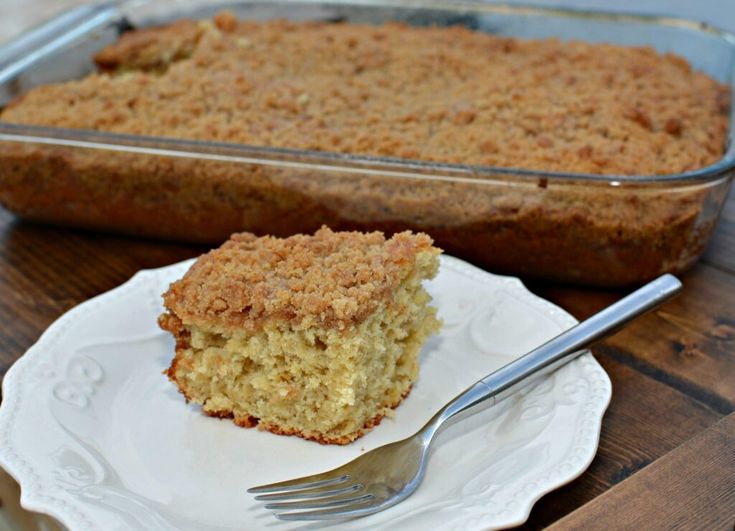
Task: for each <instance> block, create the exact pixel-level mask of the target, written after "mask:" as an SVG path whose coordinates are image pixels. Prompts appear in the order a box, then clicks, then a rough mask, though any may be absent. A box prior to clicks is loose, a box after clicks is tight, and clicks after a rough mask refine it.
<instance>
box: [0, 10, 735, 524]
mask: <svg viewBox="0 0 735 531" xmlns="http://www.w3.org/2000/svg"><path fill="white" fill-rule="evenodd" d="M75 3H81V2H78V1H74V0H68V1H65V2H64V1H62V2H51V1H47V2H35V3H34V5H36V4H37V5H38V6H39V9H37V10H35V19H34V15H33V11H34V10H29V9H22V11H23V14H22V15H21V14H18V13H19V11H21V9H19V8H18V6H20V5H21V2H18V0H2V1H0V40H2V39H3V37H8V36H10V35H12V34H14V33H17V32H18V31H20V29H21V26H22V25H27V24H30V23H31V22H35V21H37V19H38V17H40V18H43V16H44V13H48V12H53V11H58V10H59V9H61V8H63V7H66V6H69V5H71V4H75ZM710 3H712V2H710ZM22 4H23V5H24V6H27V4H28V2H22ZM12 13H15V15H14V16H16V18H17V20H16V21H15V22H12V23H10V22H8V20H9V19H8V17H9V16H10V15H11V14H12ZM28 13H31V14H30V15H29V14H28ZM734 23H735V22H734ZM205 250H206V248H204V247H201V246H191V245H183V244H176V243H168V242H160V241H153V240H143V239H135V238H128V237H124V236H114V235H109V234H97V233H93V232H83V231H76V230H69V229H63V228H53V227H47V226H40V225H33V224H29V223H24V222H20V221H18V220H16V219H15V218H14V217H13V216H12V215H11V214H9V213H7V212H5V211H3V210H2V209H0V376H1V375H2V374H4V373H5V372H6V371H7V369H8V368H9V367H10V365H11V364H12V363H13V362H14V361H15V360H17V359H18V358H19V357H20V356H21V355H22V354H23V352H25V350H26V349H27V348H28V347H29V346H31V345H32V344H33V343H34V342H35V341H36V340H37V339H38V337H39V335H40V334H41V333H42V332H43V330H44V329H45V328H46V327H47V326H48V325H49V324H50V323H51V322H53V321H54V320H55V319H56V318H58V317H59V316H60V315H61V314H62V313H64V312H65V311H67V310H68V309H70V308H72V307H73V306H75V305H76V304H79V303H81V302H83V301H85V300H87V299H88V298H90V297H93V296H95V295H98V294H100V293H103V292H105V291H107V290H110V289H112V288H114V287H116V286H118V285H120V284H121V283H123V282H125V281H126V280H128V279H129V278H130V277H131V276H132V275H133V274H134V273H135V272H136V271H138V270H140V269H144V268H152V267H160V266H163V265H167V264H170V263H174V262H178V261H180V260H183V259H186V258H189V257H193V256H196V255H198V254H200V253H201V252H203V251H205ZM681 278H682V280H683V282H684V291H683V294H682V295H681V296H680V297H679V298H678V299H676V300H674V301H672V302H670V303H669V304H667V305H665V306H664V307H662V308H661V309H659V310H658V311H656V312H653V313H651V314H649V315H648V316H646V317H645V318H643V319H641V320H639V321H637V322H635V323H633V324H632V325H631V326H629V327H628V328H626V329H625V330H624V331H622V332H620V333H619V334H617V335H616V336H614V337H613V338H611V339H610V340H608V341H606V342H605V343H604V344H603V345H601V346H600V347H599V348H597V349H595V354H596V357H597V359H598V360H599V361H600V363H601V364H602V365H603V367H604V368H605V370H606V371H607V372H608V374H609V375H610V377H611V379H612V383H613V398H612V402H611V404H610V407H609V409H608V411H607V413H606V415H605V418H604V421H603V426H602V433H601V438H600V447H599V451H598V453H597V456H596V457H595V459H594V461H593V462H592V464H591V466H590V467H589V469H588V470H587V471H586V472H585V473H584V474H582V475H581V476H580V477H579V478H578V479H577V480H575V481H573V482H572V483H570V484H569V485H567V486H565V487H562V488H560V489H558V490H556V491H554V492H552V493H550V494H548V495H547V496H545V497H544V498H542V499H541V500H540V501H539V502H538V503H537V504H536V506H535V507H534V509H533V511H532V512H531V515H530V518H529V520H528V522H527V523H526V524H525V525H524V526H522V527H523V528H525V529H539V528H542V527H545V526H548V525H550V524H554V523H556V528H558V529H582V528H593V529H594V528H598V529H603V528H604V529H617V528H628V529H649V528H653V527H654V526H655V527H657V528H660V529H670V528H677V527H678V528H681V529H717V528H730V529H732V524H733V523H735V497H734V495H733V493H734V492H735V480H734V478H735V454H734V449H735V416H733V411H735V197H734V196H733V194H730V198H729V199H728V201H727V203H726V205H725V207H724V210H723V215H722V218H721V220H720V223H719V225H718V227H717V230H716V233H715V236H714V238H713V240H712V242H711V245H710V247H709V249H708V250H707V252H706V253H705V255H704V257H703V259H702V260H701V261H700V262H699V263H698V264H697V265H696V266H695V267H694V268H693V269H692V270H691V271H689V272H688V273H686V274H684V275H682V277H681ZM527 285H528V286H529V287H530V289H531V290H532V291H534V292H536V293H537V294H539V295H541V296H542V297H545V298H547V299H549V300H551V301H552V302H554V303H556V304H558V305H560V306H562V307H563V308H565V309H567V310H568V311H570V312H571V313H572V314H573V315H575V316H576V317H577V318H580V319H581V318H584V317H586V316H588V315H590V314H592V313H593V312H595V311H597V310H599V309H601V308H602V307H604V306H605V305H607V304H610V303H611V302H613V301H615V300H616V299H618V298H620V297H621V296H622V295H623V293H621V292H616V291H607V290H596V289H581V288H574V287H566V286H559V285H551V284H545V283H540V282H534V281H528V282H527ZM17 492H18V491H17V485H15V484H14V483H13V482H12V480H10V479H9V477H8V476H7V475H5V474H0V527H2V525H3V523H4V522H7V521H9V520H8V518H9V516H8V515H9V514H11V512H12V514H15V515H18V514H21V511H20V510H19V509H17ZM3 507H4V508H3ZM10 508H12V510H11V509H10ZM23 514H24V516H22V517H17V518H14V519H13V524H12V525H14V526H15V528H16V529H23V530H26V529H27V530H30V529H42V528H44V527H42V526H47V525H48V522H47V521H46V519H43V520H39V519H36V517H34V516H33V515H31V514H30V513H23ZM8 525H10V524H8ZM11 529H12V528H11Z"/></svg>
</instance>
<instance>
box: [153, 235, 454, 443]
mask: <svg viewBox="0 0 735 531" xmlns="http://www.w3.org/2000/svg"><path fill="white" fill-rule="evenodd" d="M439 253H440V250H439V249H437V248H436V247H433V246H432V240H431V238H429V237H428V236H426V235H425V234H412V233H410V232H403V233H400V234H396V235H394V236H393V237H392V238H390V239H386V238H385V237H384V236H383V234H382V233H379V232H373V233H369V234H364V233H357V232H333V231H331V230H330V229H328V228H326V227H323V228H321V229H320V230H318V231H317V232H316V233H315V234H314V235H309V236H307V235H295V236H291V237H289V238H285V239H280V238H275V237H271V236H265V237H260V238H258V237H256V236H254V235H252V234H249V233H241V234H235V235H233V236H232V238H231V239H230V240H229V241H227V242H226V243H225V244H224V245H223V246H222V247H220V248H218V249H216V250H214V251H211V252H210V253H208V254H205V255H203V256H202V257H200V258H199V259H198V260H197V261H196V263H195V264H194V265H193V266H192V267H191V269H190V270H189V271H188V272H187V273H186V274H185V275H184V277H183V278H182V279H181V280H179V281H177V282H174V283H173V284H172V285H171V287H170V289H169V290H168V291H167V292H166V293H165V295H164V303H165V307H166V313H164V314H163V315H161V317H160V318H159V324H160V325H161V327H162V328H164V329H165V330H168V331H169V332H171V333H172V334H173V335H174V337H175V338H176V355H175V358H174V360H173V362H172V363H171V366H170V368H169V369H168V371H167V374H168V377H169V378H170V379H171V380H172V381H173V382H174V383H175V384H176V385H177V386H178V388H179V390H180V391H181V392H182V393H183V394H184V395H185V397H186V399H187V400H191V401H193V402H195V403H197V404H201V405H202V409H203V411H204V412H205V413H207V414H208V415H212V416H217V417H231V418H233V419H234V422H235V423H236V424H238V425H240V426H244V427H253V426H256V425H257V426H258V427H259V428H262V429H266V430H270V431H272V432H274V433H278V434H283V435H298V436H300V437H304V438H306V439H312V440H315V441H318V442H321V443H334V444H346V443H349V442H351V441H353V440H354V439H356V438H357V437H360V436H362V435H363V434H364V433H365V432H366V431H368V430H369V429H370V428H372V427H373V426H375V425H376V424H378V423H379V422H380V420H381V418H382V417H383V416H384V415H385V414H386V413H387V412H388V411H389V410H390V409H391V408H394V407H396V406H398V404H399V403H400V402H401V400H402V399H403V398H404V397H406V395H408V393H409V391H410V390H411V386H412V384H413V383H414V381H415V380H416V377H417V374H418V368H419V367H418V353H419V350H420V348H421V346H422V344H423V343H424V341H425V340H426V339H427V338H428V337H429V336H430V335H431V334H432V333H434V332H437V331H438V329H439V321H438V320H437V318H436V311H435V309H434V308H432V307H431V306H429V305H428V303H429V301H430V296H429V294H428V293H427V292H426V291H425V290H424V288H423V287H422V285H421V283H422V281H423V280H426V279H429V278H432V277H434V275H435V274H436V272H437V270H438V266H439V261H438V258H437V257H438V255H439Z"/></svg>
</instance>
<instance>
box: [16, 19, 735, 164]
mask: <svg viewBox="0 0 735 531" xmlns="http://www.w3.org/2000/svg"><path fill="white" fill-rule="evenodd" d="M96 60H97V62H98V64H99V65H100V67H101V69H102V70H103V73H99V74H93V75H91V76H88V77H87V78H85V79H83V80H79V81H71V82H68V83H60V84H54V85H47V86H42V87H38V88H35V89H33V90H31V91H30V92H29V93H28V94H26V95H25V96H23V97H22V98H21V99H19V100H18V101H16V102H14V103H13V104H11V105H10V106H8V107H7V108H6V110H5V111H4V112H3V114H2V120H4V121H7V122H12V123H25V124H37V125H46V126H58V127H69V128H83V129H94V130H103V131H111V132H116V133H126V134H142V135H149V136H163V137H175V138H186V139H194V140H211V141H223V142H233V143H240V144H250V145H257V146H272V147H285V148H295V149H307V150H317V151H326V152H341V153H351V154H361V155H372V156H389V157H399V158H406V159H421V160H428V161H438V162H448V163H461V164H477V165H485V166H498V167H510V168H527V169H538V170H549V171H563V172H579V173H594V174H622V175H640V174H643V175H653V174H667V173H676V172H682V171H687V170H692V169H696V168H700V167H703V166H706V165H709V164H711V163H713V162H715V161H716V160H717V159H718V158H720V157H721V156H722V153H723V151H724V147H725V139H726V135H727V126H728V109H729V104H730V102H729V92H728V91H727V88H726V87H725V86H724V85H721V84H720V83H718V82H716V81H715V80H713V79H711V78H710V77H708V76H707V75H705V74H703V73H701V72H697V71H695V70H693V69H692V68H691V67H690V65H689V64H688V63H687V62H686V61H685V60H684V59H682V58H681V57H678V56H676V55H673V54H663V55H662V54H659V53H657V52H656V51H655V50H654V49H652V48H643V47H623V46H616V45H610V44H590V43H584V42H576V41H571V42H560V41H558V40H555V39H545V40H522V39H513V38H507V37H500V36H494V35H488V34H485V33H482V32H477V31H471V30H469V29H467V28H463V27H448V28H447V27H421V28H419V27H409V26H406V25H402V24H397V23H388V24H385V25H382V26H368V25H359V24H348V23H318V22H286V21H283V20H276V21H268V22H254V21H239V20H237V19H236V17H234V16H233V15H232V14H231V13H227V12H223V13H220V14H218V15H217V16H216V17H215V18H214V19H213V20H212V21H199V22H196V21H179V22H177V23H174V24H172V25H169V26H165V27H160V28H150V29H144V30H139V31H132V32H129V33H126V34H124V35H123V36H122V37H121V39H120V41H119V42H118V43H116V44H113V45H111V46H110V47H108V48H106V49H104V50H103V51H102V52H100V54H98V55H97V57H96Z"/></svg>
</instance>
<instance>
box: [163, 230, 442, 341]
mask: <svg viewBox="0 0 735 531" xmlns="http://www.w3.org/2000/svg"><path fill="white" fill-rule="evenodd" d="M421 253H430V254H433V255H438V254H439V253H440V250H439V249H437V248H435V247H433V246H432V240H431V238H430V237H429V236H427V235H426V234H421V233H419V234H412V233H411V232H408V231H407V232H402V233H400V234H396V235H394V236H393V237H391V238H390V239H386V238H385V236H384V235H383V233H382V232H371V233H359V232H334V231H332V230H331V229H329V228H327V227H323V228H321V229H320V230H318V231H317V232H316V233H315V234H314V235H313V236H312V235H302V234H299V235H295V236H291V237H288V238H276V237H273V236H263V237H257V236H255V235H253V234H250V233H240V234H235V235H233V236H232V237H231V238H230V240H228V241H227V242H226V243H225V244H224V245H222V247H220V248H218V249H215V250H213V251H211V252H209V253H207V254H205V255H203V256H201V257H200V258H199V259H198V260H197V261H196V262H195V263H194V265H193V266H192V267H191V268H190V269H189V271H188V272H187V273H186V274H185V275H184V277H183V278H182V279H181V280H178V281H176V282H174V283H173V284H171V286H170V288H169V290H168V291H167V292H166V293H165V294H164V296H163V298H164V304H165V306H166V308H167V309H168V310H169V312H171V314H173V315H174V316H175V319H173V320H174V321H176V322H177V326H180V324H178V323H179V320H180V321H181V322H182V323H183V324H184V325H188V324H205V325H207V326H212V327H215V328H220V329H222V328H233V327H237V328H243V329H245V330H254V329H257V328H258V327H259V326H261V325H262V323H263V322H264V321H266V320H270V319H275V320H282V321H285V322H287V323H288V324H289V325H290V326H292V327H298V326H302V327H306V326H321V327H329V328H336V329H345V328H346V327H348V326H349V325H350V324H353V323H359V322H360V321H362V320H363V319H364V318H365V317H366V316H367V315H369V314H370V313H372V312H373V311H375V309H376V308H378V306H379V305H380V303H381V302H383V301H385V300H389V299H390V297H391V293H392V291H393V290H394V289H395V288H396V287H397V286H398V284H399V283H400V282H401V281H402V280H404V279H405V278H406V276H407V275H408V274H410V273H411V271H412V270H413V268H414V266H415V264H416V260H417V257H418V256H419V255H420V254H421ZM162 319H163V322H162V326H163V325H166V324H168V325H169V326H170V321H171V318H170V317H169V316H167V315H166V314H164V316H163V317H162Z"/></svg>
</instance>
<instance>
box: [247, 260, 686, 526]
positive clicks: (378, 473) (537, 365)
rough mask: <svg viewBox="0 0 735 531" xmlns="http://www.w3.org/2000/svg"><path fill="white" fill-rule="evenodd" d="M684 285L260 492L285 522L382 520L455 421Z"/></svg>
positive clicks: (415, 482)
mask: <svg viewBox="0 0 735 531" xmlns="http://www.w3.org/2000/svg"><path fill="white" fill-rule="evenodd" d="M680 290H681V282H679V281H678V280H677V279H676V278H675V277H673V276H671V275H663V276H661V277H659V278H658V279H656V280H654V281H652V282H650V283H649V284H646V285H645V286H643V287H642V288H640V289H638V290H637V291H635V292H633V293H631V294H630V295H628V296H627V297H625V298H623V299H621V300H620V301H618V302H616V303H615V304H613V305H612V306H609V307H608V308H606V309H604V310H602V311H601V312H599V313H597V314H595V315H593V316H592V317H590V318H589V319H587V320H585V321H583V322H581V323H579V324H577V325H576V326H574V327H573V328H570V329H569V330H567V331H566V332H563V333H562V334H560V335H558V336H556V337H555V338H554V339H551V340H550V341H548V342H547V343H544V344H543V345H541V346H540V347H538V348H536V349H534V350H532V351H531V352H529V353H527V354H525V355H524V356H522V357H521V358H518V359H517V360H515V361H513V362H511V363H509V364H508V365H506V366H504V367H502V368H500V369H498V370H497V371H495V372H493V373H492V374H490V375H489V376H487V377H486V378H483V379H482V380H480V381H479V382H477V383H476V384H474V385H473V386H471V387H470V388H468V389H467V390H465V391H464V392H463V393H461V394H460V395H458V396H457V397H456V398H454V399H453V400H451V401H450V402H449V403H448V404H447V405H445V406H444V407H443V408H442V409H441V410H439V411H438V412H437V413H436V415H434V416H433V417H432V418H431V420H429V421H428V422H427V423H426V424H425V425H424V427H423V428H421V429H420V430H419V431H418V432H417V433H416V434H415V435H413V436H412V437H409V438H407V439H404V440H402V441H398V442H394V443H390V444H387V445H385V446H381V447H379V448H375V449H374V450H372V451H370V452H368V453H366V454H363V455H361V456H360V457H358V458H357V459H354V460H353V461H350V462H349V463H347V464H345V465H342V466H340V467H338V468H335V469H334V470H330V471H328V472H324V473H322V474H315V475H313V476H308V477H303V478H299V479H293V480H290V481H282V482H279V483H272V484H270V485H263V486H260V487H253V488H251V489H248V492H250V493H254V494H258V495H257V496H255V499H256V500H258V501H263V502H266V505H265V508H266V509H270V510H272V511H274V512H275V516H276V517H277V518H280V519H281V520H328V519H341V518H355V517H358V516H367V515H369V514H373V513H377V512H379V511H382V510H384V509H387V508H388V507H391V506H393V505H396V504H397V503H400V502H401V501H403V500H405V499H406V498H407V497H408V496H410V495H411V494H412V493H413V492H414V491H415V490H416V489H417V488H418V486H419V484H420V483H421V480H422V478H423V476H424V471H425V470H426V462H427V456H428V454H429V446H430V445H431V443H432V441H433V440H434V438H435V437H436V435H437V433H439V431H440V430H441V429H442V428H444V427H446V426H447V425H448V424H449V423H450V421H456V420H458V419H460V418H465V417H467V416H469V415H471V414H473V413H476V412H478V411H480V410H483V409H486V408H488V407H490V406H492V405H494V404H496V403H497V402H499V401H500V400H503V399H505V398H507V397H508V396H510V395H512V394H513V393H515V392H517V391H518V390H519V389H521V388H523V387H525V386H527V385H529V384H531V383H533V382H535V381H536V380H538V379H539V378H540V377H542V376H544V375H546V374H549V373H551V372H553V371H554V370H556V369H557V368H559V367H560V366H562V365H564V364H565V363H568V362H569V361H571V360H573V359H575V358H576V357H577V356H579V355H580V354H583V353H584V352H585V350H583V349H585V348H587V347H589V346H590V345H592V344H594V343H595V342H597V341H599V340H601V339H603V338H605V337H607V336H609V335H610V334H612V333H613V332H615V331H617V330H618V329H619V328H621V327H622V326H623V325H625V324H626V323H628V322H629V321H630V320H631V319H634V318H635V317H638V316H639V315H641V314H643V313H644V312H647V311H648V310H651V309H653V308H655V307H656V306H658V305H660V304H661V303H663V302H664V301H666V300H668V299H669V298H671V297H673V296H674V295H675V294H677V293H678V292H679V291H680Z"/></svg>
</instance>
